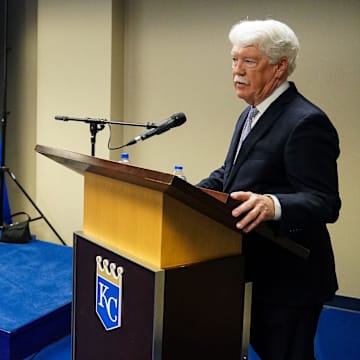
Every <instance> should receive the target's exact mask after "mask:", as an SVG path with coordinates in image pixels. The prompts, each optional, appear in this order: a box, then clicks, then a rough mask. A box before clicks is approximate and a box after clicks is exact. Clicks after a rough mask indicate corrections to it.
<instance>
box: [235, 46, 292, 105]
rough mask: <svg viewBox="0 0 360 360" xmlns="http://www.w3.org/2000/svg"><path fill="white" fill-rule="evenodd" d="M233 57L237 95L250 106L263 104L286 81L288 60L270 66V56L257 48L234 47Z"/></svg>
mask: <svg viewBox="0 0 360 360" xmlns="http://www.w3.org/2000/svg"><path fill="white" fill-rule="evenodd" d="M231 57H232V76H233V82H234V86H235V91H236V95H237V96H238V97H239V98H241V99H243V100H245V101H246V102H247V103H248V104H250V105H254V106H256V105H258V104H259V103H261V102H262V101H263V100H265V99H266V98H267V97H268V96H269V95H270V94H271V93H272V92H273V91H274V90H275V89H276V88H277V87H278V86H279V85H280V84H281V83H282V82H283V81H284V80H285V79H286V72H285V71H286V69H287V59H282V60H280V62H279V63H278V64H269V58H268V56H267V55H266V54H265V53H264V52H263V51H261V50H259V49H258V48H257V47H255V46H247V47H238V46H234V47H233V48H232V50H231Z"/></svg>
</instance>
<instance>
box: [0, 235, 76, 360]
mask: <svg viewBox="0 0 360 360" xmlns="http://www.w3.org/2000/svg"><path fill="white" fill-rule="evenodd" d="M0 264H1V270H2V273H3V274H5V276H2V277H0V290H1V297H0V360H8V359H9V360H13V359H21V358H23V357H25V356H27V355H29V354H32V353H33V352H36V351H39V350H40V349H42V348H43V347H45V346H47V345H48V344H50V343H52V342H54V341H56V340H58V339H60V338H62V337H64V336H66V335H67V334H69V333H70V322H71V301H72V248H71V247H67V246H62V245H57V244H52V243H48V242H44V241H39V240H32V241H31V242H30V243H28V244H8V243H0Z"/></svg>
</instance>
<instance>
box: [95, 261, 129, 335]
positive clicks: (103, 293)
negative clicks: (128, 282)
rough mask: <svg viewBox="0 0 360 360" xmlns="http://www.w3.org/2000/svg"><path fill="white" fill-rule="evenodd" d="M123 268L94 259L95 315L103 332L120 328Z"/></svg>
mask: <svg viewBox="0 0 360 360" xmlns="http://www.w3.org/2000/svg"><path fill="white" fill-rule="evenodd" d="M123 272H124V270H123V268H122V267H121V266H117V265H116V264H115V263H109V260H107V259H103V258H102V257H101V256H97V257H96V314H97V315H98V317H99V319H100V320H101V322H102V324H103V326H104V328H105V330H107V331H109V330H114V329H116V328H119V327H121V303H122V286H123Z"/></svg>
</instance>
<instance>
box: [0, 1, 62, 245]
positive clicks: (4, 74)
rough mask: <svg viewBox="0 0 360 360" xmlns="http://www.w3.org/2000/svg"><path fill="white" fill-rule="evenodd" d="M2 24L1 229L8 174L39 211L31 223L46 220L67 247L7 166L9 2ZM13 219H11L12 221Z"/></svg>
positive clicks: (0, 14) (4, 5) (5, 4)
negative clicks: (6, 176)
mask: <svg viewBox="0 0 360 360" xmlns="http://www.w3.org/2000/svg"><path fill="white" fill-rule="evenodd" d="M0 17H2V19H0V20H1V21H0V23H2V24H3V28H2V29H1V33H0V34H1V37H2V44H3V46H2V49H1V57H2V59H1V60H2V62H3V66H2V81H1V84H0V85H1V87H2V99H1V100H2V101H1V105H2V109H1V122H0V140H1V150H0V151H1V159H0V229H1V230H3V229H4V225H5V218H4V191H5V174H8V175H9V177H10V179H11V180H12V181H13V182H14V183H15V185H16V186H17V188H18V189H20V191H21V192H22V193H23V195H25V197H26V198H27V199H28V200H29V201H30V203H31V205H32V206H33V207H34V208H35V209H36V210H37V212H38V213H39V214H40V216H38V217H35V218H32V219H30V221H36V220H40V219H44V221H45V222H46V224H47V225H48V226H49V227H50V229H51V230H52V231H53V232H54V234H55V235H56V236H57V237H58V239H59V240H60V241H61V243H62V244H63V245H66V243H65V242H64V240H63V239H62V238H61V236H60V235H59V234H58V232H57V231H56V230H55V229H54V227H53V226H52V225H51V224H50V222H49V221H48V219H47V218H46V217H45V215H44V214H43V213H42V212H41V210H40V209H39V207H38V206H37V205H36V204H35V202H34V201H33V200H32V199H31V197H30V196H29V194H28V193H27V192H26V191H25V189H24V188H23V187H22V186H21V184H20V183H19V182H18V181H17V179H16V177H15V175H14V174H13V173H12V172H11V170H10V168H9V167H6V166H5V148H6V125H7V117H8V115H9V112H8V111H7V72H8V71H7V57H8V56H7V55H8V50H9V49H8V46H7V29H8V2H7V0H5V1H3V2H2V4H1V8H0ZM10 220H11V219H9V221H10ZM9 221H8V222H9Z"/></svg>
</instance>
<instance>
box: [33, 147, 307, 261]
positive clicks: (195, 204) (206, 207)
mask: <svg viewBox="0 0 360 360" xmlns="http://www.w3.org/2000/svg"><path fill="white" fill-rule="evenodd" d="M35 151H36V152H38V153H39V154H42V155H44V156H46V157H48V158H50V159H52V160H54V161H56V162H58V163H60V164H62V165H64V166H65V167H67V168H69V169H71V170H73V171H75V172H77V173H79V174H81V175H83V174H84V173H85V172H91V173H94V174H97V175H102V176H105V177H109V178H112V179H117V180H120V181H124V182H128V183H131V184H134V185H138V186H142V187H146V188H149V189H152V190H156V191H159V192H162V193H164V194H167V195H169V196H171V197H173V198H175V199H176V200H179V201H180V202H182V203H184V204H186V205H188V206H190V207H191V208H193V209H194V210H197V211H200V212H201V213H203V214H204V215H206V216H208V217H210V218H211V219H213V220H215V221H217V222H219V223H221V224H222V225H224V226H226V227H228V228H230V229H231V230H233V231H235V232H238V233H241V231H240V230H238V229H237V228H236V226H235V224H236V222H237V221H238V219H236V218H234V217H233V216H232V215H231V211H232V209H233V208H234V207H235V206H236V203H237V202H236V201H235V200H233V199H231V198H230V196H229V195H228V194H225V193H221V192H217V191H212V190H207V189H201V188H199V187H196V186H193V185H191V184H190V183H188V182H186V181H184V180H182V179H180V178H179V177H177V176H175V175H172V174H169V173H163V172H159V171H155V170H149V169H145V168H140V167H137V166H133V165H128V164H121V163H118V162H115V161H111V160H105V159H100V158H97V157H94V156H89V155H84V154H80V153H76V152H72V151H69V150H63V149H56V148H52V147H48V146H43V145H36V147H35ZM254 231H255V232H256V233H258V234H259V235H261V236H263V237H265V238H267V239H269V240H270V241H273V242H274V243H276V244H278V245H279V246H281V247H283V248H285V249H287V250H288V251H290V252H292V253H294V254H296V255H297V256H300V257H302V258H305V259H306V258H308V257H309V253H310V252H309V250H308V249H306V248H304V247H303V246H301V245H300V244H298V243H296V242H295V241H293V240H291V239H289V238H287V237H283V236H278V235H276V234H274V233H273V232H272V230H271V229H270V228H269V227H268V226H267V225H266V223H262V224H260V225H258V226H257V228H256V229H255V230H254Z"/></svg>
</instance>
